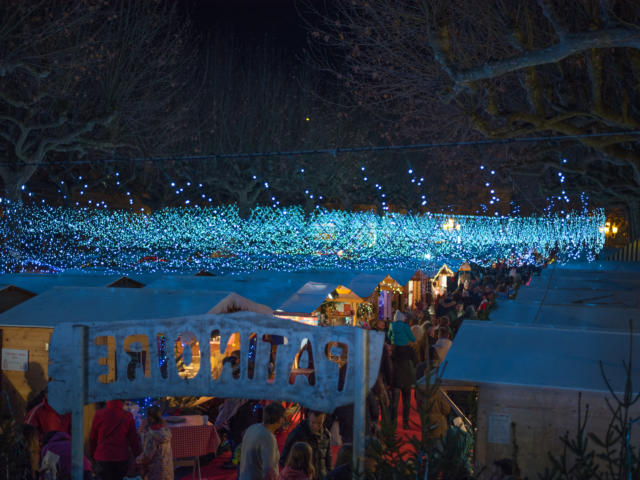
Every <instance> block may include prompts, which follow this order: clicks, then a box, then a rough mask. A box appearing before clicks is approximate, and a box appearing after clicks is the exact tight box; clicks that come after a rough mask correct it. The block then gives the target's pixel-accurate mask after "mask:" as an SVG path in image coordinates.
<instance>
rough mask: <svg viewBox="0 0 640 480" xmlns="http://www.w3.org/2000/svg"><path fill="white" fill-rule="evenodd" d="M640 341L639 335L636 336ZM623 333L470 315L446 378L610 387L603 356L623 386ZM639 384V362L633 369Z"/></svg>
mask: <svg viewBox="0 0 640 480" xmlns="http://www.w3.org/2000/svg"><path fill="white" fill-rule="evenodd" d="M633 342H634V345H636V346H638V345H640V334H634V335H633ZM628 354H629V335H628V333H625V332H607V331H593V330H576V329H571V328H547V327H529V326H521V325H496V324H493V323H492V322H484V321H471V320H466V321H465V322H464V324H463V327H462V328H461V329H460V331H459V332H458V334H457V335H456V338H455V340H454V342H453V345H452V346H451V349H450V350H449V353H448V354H447V358H446V360H447V367H446V369H445V372H444V375H443V379H445V380H456V381H463V382H471V383H473V384H491V385H515V386H525V387H544V388H558V389H569V390H575V391H593V392H606V391H607V387H606V385H605V383H604V381H603V379H602V375H601V373H600V361H602V362H603V366H604V368H605V371H606V373H607V376H608V378H609V380H610V381H611V382H612V385H615V386H616V387H618V388H620V389H623V388H624V380H625V373H624V369H623V367H622V361H623V360H626V359H627V358H628ZM633 380H634V383H635V384H636V385H640V365H638V364H637V363H636V364H635V365H634V368H633Z"/></svg>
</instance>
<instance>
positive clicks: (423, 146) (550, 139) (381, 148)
mask: <svg viewBox="0 0 640 480" xmlns="http://www.w3.org/2000/svg"><path fill="white" fill-rule="evenodd" d="M638 135H640V130H630V131H617V132H596V133H585V134H580V135H548V136H537V137H514V138H492V139H488V140H468V141H457V142H434V143H417V144H410V145H372V146H359V147H337V148H316V149H307V150H288V151H268V152H245V153H242V152H240V153H209V154H198V155H171V156H160V157H120V156H117V155H114V156H112V157H110V158H106V157H105V158H88V157H83V158H78V159H75V160H64V161H59V160H43V161H40V162H25V163H20V165H23V166H42V165H84V164H90V163H94V162H96V161H100V162H103V163H118V162H126V163H141V162H159V163H160V162H180V161H185V162H186V161H197V160H207V159H234V158H256V159H258V158H269V157H282V158H284V159H286V158H295V157H299V156H307V155H333V156H336V155H340V154H344V153H371V152H393V151H412V150H430V149H434V148H455V147H480V146H489V145H508V144H518V143H558V142H567V141H572V140H582V139H588V138H603V137H620V136H627V137H628V136H638ZM0 165H9V166H14V165H15V162H11V161H1V162H0Z"/></svg>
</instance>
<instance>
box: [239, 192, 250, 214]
mask: <svg viewBox="0 0 640 480" xmlns="http://www.w3.org/2000/svg"><path fill="white" fill-rule="evenodd" d="M236 196H237V199H238V215H240V218H242V219H244V220H246V219H247V218H249V216H250V215H251V205H250V203H249V198H248V197H247V192H245V191H242V192H237V193H236Z"/></svg>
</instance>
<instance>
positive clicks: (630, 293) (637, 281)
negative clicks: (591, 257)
mask: <svg viewBox="0 0 640 480" xmlns="http://www.w3.org/2000/svg"><path fill="white" fill-rule="evenodd" d="M578 265H581V266H582V267H583V268H582V269H579V268H577V266H576V265H572V264H569V265H566V266H564V265H563V266H558V267H553V266H552V267H550V268H547V269H546V270H544V271H543V273H542V275H541V276H540V277H533V278H532V280H531V282H530V284H529V286H522V287H521V288H520V290H519V291H518V295H517V297H516V299H515V300H513V301H509V302H501V303H500V304H499V305H498V308H497V309H496V310H495V311H494V312H492V313H491V321H492V323H501V324H512V325H535V326H552V327H571V328H581V329H593V330H613V331H626V330H628V325H629V319H631V320H633V322H634V331H638V332H640V330H638V329H637V328H635V326H636V324H638V323H639V322H640V268H638V267H635V266H633V265H632V264H627V266H626V270H624V271H623V270H621V267H620V266H618V265H616V266H615V267H616V269H615V270H612V271H606V270H602V269H597V270H592V269H591V268H592V265H590V264H578ZM600 266H602V264H600Z"/></svg>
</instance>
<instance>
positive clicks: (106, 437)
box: [89, 400, 141, 462]
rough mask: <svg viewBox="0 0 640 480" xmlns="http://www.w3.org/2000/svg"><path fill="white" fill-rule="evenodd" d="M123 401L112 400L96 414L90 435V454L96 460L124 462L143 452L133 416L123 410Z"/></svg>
mask: <svg viewBox="0 0 640 480" xmlns="http://www.w3.org/2000/svg"><path fill="white" fill-rule="evenodd" d="M123 405H124V404H123V403H122V401H121V400H110V401H108V402H107V406H106V407H105V408H103V409H101V410H98V411H97V412H96V415H95V417H93V423H92V424H91V433H90V434H89V452H90V455H91V457H92V458H93V459H94V460H98V461H101V462H123V461H125V460H128V459H129V458H130V456H131V454H133V456H135V457H137V456H138V455H139V454H140V452H141V447H140V439H139V438H138V433H137V432H136V423H135V421H134V420H133V415H131V413H129V412H127V411H125V410H124V408H123Z"/></svg>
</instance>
